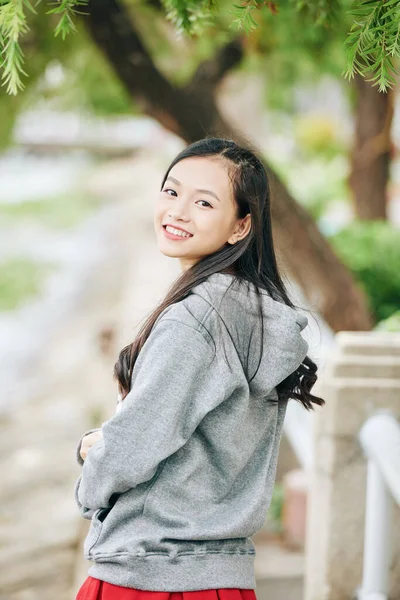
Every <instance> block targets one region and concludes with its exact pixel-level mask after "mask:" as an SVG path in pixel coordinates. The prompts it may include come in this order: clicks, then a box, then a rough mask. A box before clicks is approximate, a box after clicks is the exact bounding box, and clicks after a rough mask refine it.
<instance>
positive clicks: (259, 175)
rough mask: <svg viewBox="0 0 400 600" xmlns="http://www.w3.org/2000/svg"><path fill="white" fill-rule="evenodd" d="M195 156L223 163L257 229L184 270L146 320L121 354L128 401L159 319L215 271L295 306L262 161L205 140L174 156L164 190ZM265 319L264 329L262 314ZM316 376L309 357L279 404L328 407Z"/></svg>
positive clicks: (223, 142) (242, 212)
mask: <svg viewBox="0 0 400 600" xmlns="http://www.w3.org/2000/svg"><path fill="white" fill-rule="evenodd" d="M193 156H196V157H198V156H204V157H209V158H215V159H217V160H222V161H223V163H224V164H225V165H226V167H227V172H228V175H229V177H230V180H231V184H232V190H233V196H234V199H235V202H236V209H237V210H236V216H237V218H238V219H242V218H244V217H245V216H246V214H248V213H250V214H251V229H250V231H249V233H248V234H247V235H246V236H245V237H244V238H243V239H242V240H240V241H238V242H236V243H235V244H228V243H226V244H224V246H223V247H222V248H220V249H219V250H217V251H216V252H214V253H213V254H210V255H208V256H205V257H203V258H202V259H201V260H199V261H198V262H197V263H196V264H195V265H193V266H191V267H190V268H189V269H187V270H186V271H184V272H183V273H182V275H180V276H179V277H178V278H177V279H176V280H175V281H174V282H173V284H172V285H171V286H170V288H169V290H168V292H167V294H166V296H165V298H164V300H163V301H162V302H161V303H160V304H159V305H158V306H157V307H156V308H155V310H154V311H153V312H152V313H151V314H150V316H149V317H148V318H147V319H146V321H145V322H144V324H143V325H142V327H141V328H140V330H139V332H138V334H137V336H136V338H135V340H134V341H133V342H132V343H131V344H128V345H127V346H125V347H124V348H123V349H122V350H121V352H120V355H119V358H118V361H117V362H116V364H115V367H114V377H115V378H116V379H117V381H118V384H119V389H120V391H121V394H122V396H123V398H124V397H125V396H126V394H128V392H129V390H130V387H131V377H132V370H133V366H134V364H135V361H136V359H137V357H138V354H139V352H140V350H141V348H142V346H143V344H144V343H145V341H146V339H147V338H148V336H149V334H150V332H151V330H152V327H153V325H154V323H155V321H156V320H157V318H158V317H159V315H160V314H161V313H162V312H163V311H164V310H165V309H166V308H167V307H168V306H170V305H171V304H173V303H175V302H179V301H180V300H183V299H184V298H185V297H186V296H187V295H188V294H189V293H190V290H191V289H192V288H193V287H194V286H196V285H198V284H199V283H202V282H203V281H204V280H205V279H207V277H209V276H210V275H212V274H213V273H217V272H229V273H231V274H234V275H235V276H236V277H238V278H239V279H244V280H246V281H247V282H250V283H252V284H254V286H255V290H256V292H257V294H258V295H259V289H260V288H261V289H264V290H267V292H268V293H269V295H270V296H271V297H272V298H273V299H275V300H278V301H281V302H284V303H285V304H287V305H288V306H290V307H292V308H294V307H295V306H294V304H293V303H292V301H291V300H290V298H289V296H288V293H287V291H286V289H285V285H284V283H283V281H282V279H281V276H280V275H279V272H278V266H277V262H276V257H275V251H274V247H273V239H272V226H271V214H270V185H269V180H268V176H267V172H266V170H265V167H264V165H263V164H262V162H261V161H260V160H259V159H258V158H257V157H256V155H255V153H254V152H253V151H251V150H250V149H248V148H244V147H242V146H239V145H238V144H236V143H235V142H234V141H233V140H230V139H224V138H217V137H205V138H204V139H201V140H198V141H197V142H194V143H193V144H191V145H189V146H187V147H186V148H184V149H183V150H182V151H181V152H180V153H179V154H178V155H177V156H176V157H175V158H174V160H173V161H172V162H171V164H170V165H169V167H168V168H167V171H166V173H165V175H164V177H163V180H162V183H161V188H160V189H161V190H162V189H163V186H164V183H165V180H166V178H167V177H168V174H169V172H170V170H171V169H172V167H173V166H174V165H176V164H177V163H178V162H179V161H181V160H184V159H185V158H189V157H193ZM260 316H261V322H262V326H263V318H262V313H261V312H260ZM260 362H261V358H260ZM260 362H259V365H260ZM259 365H258V366H259ZM257 371H258V369H257ZM257 371H256V373H257ZM316 372H317V365H316V364H315V363H314V362H313V361H312V360H311V359H310V358H309V357H308V356H306V357H305V358H304V360H303V362H302V364H301V365H300V366H299V368H298V369H296V371H295V372H294V373H292V374H291V375H290V376H289V377H287V378H286V379H285V380H284V381H282V382H281V383H280V384H279V385H278V386H277V391H278V398H279V401H282V400H284V401H286V400H288V399H289V398H293V399H296V400H299V401H300V402H301V403H302V404H303V406H304V407H305V408H306V409H307V410H309V409H313V408H314V407H313V405H312V404H313V403H314V404H319V405H322V404H324V403H325V401H324V400H323V399H322V398H319V397H318V396H314V395H313V394H311V389H312V387H313V385H314V384H315V382H316V380H317V374H316ZM256 373H255V374H256ZM255 374H254V375H253V377H254V376H255Z"/></svg>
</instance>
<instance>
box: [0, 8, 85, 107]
mask: <svg viewBox="0 0 400 600" xmlns="http://www.w3.org/2000/svg"><path fill="white" fill-rule="evenodd" d="M41 1H42V0H37V2H36V6H37V5H38V4H40V2H41ZM56 4H57V6H56V7H55V8H53V9H50V10H48V11H47V14H56V15H60V20H59V21H58V24H57V25H56V27H55V32H54V33H55V35H56V36H57V35H59V34H61V37H62V38H63V39H65V37H66V36H67V34H68V33H71V32H73V31H76V28H75V25H74V23H73V20H72V16H73V15H75V14H78V12H79V11H77V10H76V8H75V7H76V6H81V5H83V4H87V0H61V1H60V2H58V3H56ZM28 12H30V13H32V14H33V15H36V9H35V8H34V7H33V5H32V4H31V2H30V0H0V52H1V55H2V58H3V63H2V67H3V74H2V80H3V83H2V85H6V86H7V93H8V94H13V95H16V94H17V93H18V90H22V89H24V87H25V85H24V84H23V82H22V81H21V75H27V74H26V73H25V71H24V70H23V68H22V65H23V63H24V52H23V49H22V46H21V43H20V37H22V36H24V35H26V34H27V33H28V32H29V31H30V23H29V22H28V16H27V13H28Z"/></svg>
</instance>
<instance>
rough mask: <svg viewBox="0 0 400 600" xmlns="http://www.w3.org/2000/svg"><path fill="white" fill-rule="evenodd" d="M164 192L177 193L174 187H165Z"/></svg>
mask: <svg viewBox="0 0 400 600" xmlns="http://www.w3.org/2000/svg"><path fill="white" fill-rule="evenodd" d="M163 192H174V193H175V194H176V192H175V190H173V189H172V188H165V189H164V190H163ZM168 196H169V194H168Z"/></svg>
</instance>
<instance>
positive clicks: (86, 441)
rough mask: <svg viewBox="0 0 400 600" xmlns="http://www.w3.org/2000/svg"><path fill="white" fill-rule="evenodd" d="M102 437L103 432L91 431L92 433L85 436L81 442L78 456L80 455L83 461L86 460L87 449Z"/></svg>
mask: <svg viewBox="0 0 400 600" xmlns="http://www.w3.org/2000/svg"><path fill="white" fill-rule="evenodd" d="M102 437H103V432H102V431H101V429H100V431H93V432H92V433H89V435H85V437H84V438H83V440H82V444H81V449H80V451H79V454H80V455H81V457H82V459H83V460H85V459H86V456H87V453H88V450H89V448H91V447H92V446H93V444H95V443H96V442H98V441H99V440H100V439H101V438H102Z"/></svg>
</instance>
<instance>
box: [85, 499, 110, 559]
mask: <svg viewBox="0 0 400 600" xmlns="http://www.w3.org/2000/svg"><path fill="white" fill-rule="evenodd" d="M103 511H106V512H107V509H104V508H99V509H98V510H96V512H94V513H93V516H92V519H91V522H90V528H89V532H88V534H87V536H86V538H85V541H84V543H83V553H84V557H85V558H89V557H90V552H91V550H92V549H93V548H94V546H95V545H96V543H97V541H98V539H99V537H100V533H101V530H102V528H103V521H104V518H103V520H100V519H101V513H102V512H103Z"/></svg>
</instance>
